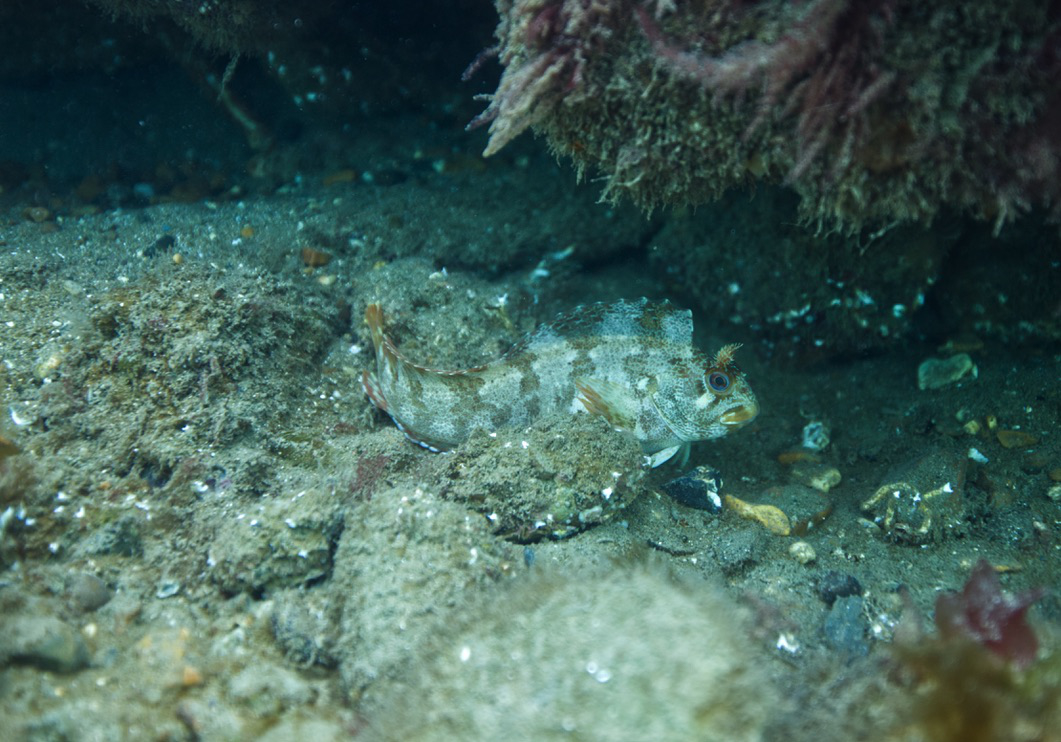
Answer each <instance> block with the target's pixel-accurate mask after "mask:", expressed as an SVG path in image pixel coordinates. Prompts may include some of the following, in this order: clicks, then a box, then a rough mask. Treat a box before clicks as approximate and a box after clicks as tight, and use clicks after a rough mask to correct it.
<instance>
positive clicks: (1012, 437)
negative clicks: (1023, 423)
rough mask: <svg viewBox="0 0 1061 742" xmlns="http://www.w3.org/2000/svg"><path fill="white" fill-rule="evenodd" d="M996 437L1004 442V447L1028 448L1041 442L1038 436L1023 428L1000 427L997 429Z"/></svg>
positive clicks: (1000, 441)
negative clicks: (1004, 428) (1007, 428)
mask: <svg viewBox="0 0 1061 742" xmlns="http://www.w3.org/2000/svg"><path fill="white" fill-rule="evenodd" d="M995 437H996V438H998V442H999V443H1001V444H1002V447H1003V448H1028V447H1029V446H1034V445H1035V444H1036V443H1038V442H1039V439H1038V438H1037V437H1035V436H1034V435H1032V434H1031V433H1025V432H1024V431H1023V430H1002V429H1001V428H999V429H998V430H996V431H995Z"/></svg>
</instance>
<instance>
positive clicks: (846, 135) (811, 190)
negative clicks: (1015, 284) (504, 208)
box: [477, 0, 1061, 229]
mask: <svg viewBox="0 0 1061 742" xmlns="http://www.w3.org/2000/svg"><path fill="white" fill-rule="evenodd" d="M496 5H497V8H498V13H499V15H500V16H501V22H500V24H499V26H498V29H497V32H496V35H497V38H498V41H499V48H498V53H499V59H500V60H501V62H502V64H503V65H504V66H505V72H504V74H503V76H502V78H501V81H500V83H499V85H498V88H497V92H496V93H495V95H494V96H492V97H491V100H490V106H489V108H488V109H487V110H486V112H485V113H484V114H483V116H482V117H481V118H480V119H479V122H477V123H486V122H489V123H490V131H491V139H490V143H489V144H488V146H487V149H486V154H491V153H493V152H496V151H497V150H499V149H500V148H501V147H503V146H504V145H505V143H506V142H508V141H510V140H511V139H512V138H514V137H515V136H517V135H518V134H519V133H520V132H521V131H523V130H525V129H526V128H528V127H532V126H533V127H535V128H536V129H538V130H539V131H542V132H544V133H545V135H546V137H547V138H548V141H549V144H550V145H551V146H552V148H553V149H554V150H555V151H556V152H558V153H560V154H563V155H565V156H568V157H570V158H572V160H573V161H574V163H575V165H576V167H577V169H578V171H579V172H580V173H587V172H589V173H597V172H599V173H601V174H602V175H603V177H602V178H601V179H602V180H604V181H605V183H606V185H605V190H604V195H605V197H607V198H613V199H616V198H618V197H620V196H629V197H630V198H631V199H632V200H633V201H634V202H635V203H638V204H640V205H642V206H645V207H648V208H652V207H654V206H657V205H662V204H684V203H700V202H704V201H708V200H713V199H715V198H717V197H718V196H719V195H721V194H722V193H723V192H724V191H725V190H726V189H727V188H730V187H732V186H734V185H740V184H743V183H746V182H748V181H751V180H760V181H767V182H780V181H782V180H784V181H786V182H787V183H788V184H790V185H791V186H792V187H793V188H794V189H795V190H796V191H797V193H799V195H800V197H801V204H800V211H801V214H802V215H803V217H804V218H805V219H808V220H810V221H813V222H816V223H818V224H822V223H824V224H829V225H833V224H838V225H841V226H842V227H844V228H847V229H857V228H859V227H860V226H862V225H864V224H870V223H878V224H887V223H894V222H896V221H924V220H928V219H930V218H931V217H933V216H934V215H935V214H936V213H937V212H938V211H939V209H940V208H941V207H942V206H945V205H949V206H952V207H956V208H960V209H967V210H969V211H972V212H974V213H975V214H976V215H977V216H979V217H980V218H983V219H986V220H990V221H993V222H994V223H995V224H996V225H1000V224H1001V223H1003V222H1004V221H1006V220H1008V219H1010V218H1012V217H1013V216H1014V214H1016V213H1017V212H1019V211H1021V210H1025V209H1027V207H1028V206H1030V205H1031V204H1032V203H1035V204H1038V203H1045V204H1046V205H1047V206H1048V208H1049V207H1052V208H1053V212H1052V215H1053V217H1054V218H1055V219H1056V218H1057V217H1058V216H1059V214H1058V210H1059V200H1058V195H1059V190H1058V186H1057V182H1058V181H1057V163H1056V154H1057V151H1058V144H1057V141H1058V140H1057V138H1056V136H1055V135H1054V134H1053V133H1052V131H1053V130H1054V129H1055V128H1056V127H1054V126H1052V122H1053V118H1052V117H1053V115H1054V114H1053V112H1054V111H1056V109H1057V105H1058V100H1059V98H1058V87H1057V85H1056V83H1055V82H1054V81H1055V80H1056V75H1057V73H1058V62H1057V55H1056V54H1055V53H1054V50H1055V49H1056V39H1057V37H1058V34H1059V33H1061V21H1059V19H1058V17H1057V13H1056V12H1055V9H1051V6H1050V4H1049V3H1035V2H1017V3H999V2H992V1H991V0H978V1H977V2H964V1H963V2H958V1H957V0H947V1H946V2H937V3H933V4H932V6H931V8H928V9H927V10H926V8H925V6H924V5H923V4H921V3H916V2H912V0H901V1H898V2H846V1H844V0H816V1H815V2H808V3H787V2H763V3H754V4H751V5H749V4H747V3H741V2H703V1H701V2H682V3H675V2H659V3H647V4H646V3H640V2H634V0H598V1H596V2H581V1H579V0H497V2H496Z"/></svg>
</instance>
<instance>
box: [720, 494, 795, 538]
mask: <svg viewBox="0 0 1061 742" xmlns="http://www.w3.org/2000/svg"><path fill="white" fill-rule="evenodd" d="M724 502H725V504H726V508H728V509H729V510H732V511H733V512H734V513H736V514H737V515H739V516H740V517H742V518H744V519H745V520H750V521H754V522H756V523H758V524H759V525H761V526H762V527H763V528H765V529H766V530H768V531H769V532H770V533H772V534H774V535H775V536H787V535H788V534H790V533H791V532H792V525H791V523H790V522H789V519H788V516H787V515H785V512H784V511H783V510H781V509H780V508H778V507H776V506H774V505H757V504H755V503H750V502H745V501H744V500H741V499H740V498H737V497H733V496H732V495H726V499H725V500H724Z"/></svg>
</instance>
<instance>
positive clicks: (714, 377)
mask: <svg viewBox="0 0 1061 742" xmlns="http://www.w3.org/2000/svg"><path fill="white" fill-rule="evenodd" d="M707 386H708V388H709V389H711V391H713V392H715V394H724V393H726V392H727V391H728V390H729V386H730V383H729V376H727V375H726V374H724V373H722V372H721V371H712V372H711V373H709V374H708V375H707Z"/></svg>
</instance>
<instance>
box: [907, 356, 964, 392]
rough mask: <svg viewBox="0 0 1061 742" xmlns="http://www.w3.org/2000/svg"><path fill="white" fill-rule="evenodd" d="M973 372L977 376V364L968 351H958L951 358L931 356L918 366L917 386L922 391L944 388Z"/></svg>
mask: <svg viewBox="0 0 1061 742" xmlns="http://www.w3.org/2000/svg"><path fill="white" fill-rule="evenodd" d="M970 372H971V373H972V375H973V378H974V379H975V378H976V375H977V371H976V364H974V363H973V359H972V358H970V357H969V354H968V353H958V354H957V355H953V356H951V357H950V358H944V359H939V358H929V359H928V360H927V361H924V362H923V363H922V364H921V365H920V366H918V367H917V388H918V389H920V390H921V391H925V390H926V389H942V388H943V387H945V386H948V385H950V384H954V383H955V382H957V381H959V380H960V379H961V378H962V377H963V376H965V375H966V374H967V373H970Z"/></svg>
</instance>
